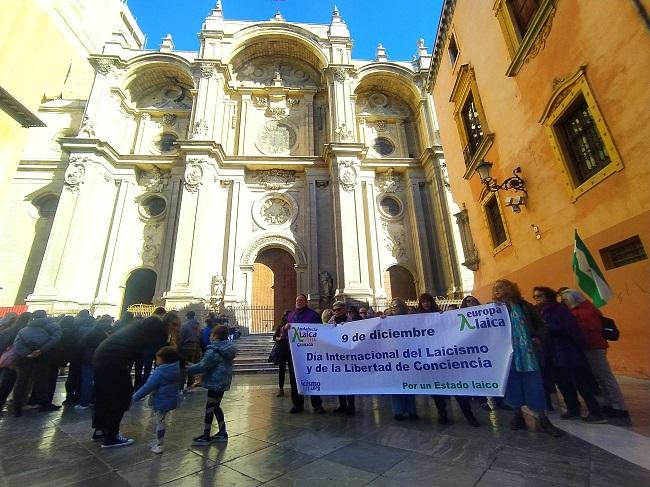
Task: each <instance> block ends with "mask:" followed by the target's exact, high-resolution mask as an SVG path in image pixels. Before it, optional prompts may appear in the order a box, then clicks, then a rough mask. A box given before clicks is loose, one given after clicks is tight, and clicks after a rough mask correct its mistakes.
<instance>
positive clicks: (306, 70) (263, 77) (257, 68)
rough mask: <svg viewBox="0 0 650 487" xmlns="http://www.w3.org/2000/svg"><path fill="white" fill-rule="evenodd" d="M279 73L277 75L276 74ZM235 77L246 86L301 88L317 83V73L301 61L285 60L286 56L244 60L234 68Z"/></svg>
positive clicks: (314, 85) (316, 84)
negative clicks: (244, 61)
mask: <svg viewBox="0 0 650 487" xmlns="http://www.w3.org/2000/svg"><path fill="white" fill-rule="evenodd" d="M278 75H279V76H278ZM235 77H236V79H237V80H238V81H239V82H240V83H242V84H244V85H247V86H274V85H279V86H285V87H289V88H301V87H306V86H313V87H316V86H318V85H319V81H318V80H319V75H318V73H316V72H314V70H313V68H312V67H310V66H309V65H307V63H303V62H296V61H294V62H290V63H289V62H287V59H286V58H283V57H279V56H274V57H271V58H268V57H265V58H259V59H254V60H252V61H249V62H246V63H244V64H243V65H241V66H238V67H236V68H235Z"/></svg>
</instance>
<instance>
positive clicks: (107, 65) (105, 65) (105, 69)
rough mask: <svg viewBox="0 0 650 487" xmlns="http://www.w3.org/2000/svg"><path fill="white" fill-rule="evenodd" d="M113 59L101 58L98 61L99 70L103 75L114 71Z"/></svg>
mask: <svg viewBox="0 0 650 487" xmlns="http://www.w3.org/2000/svg"><path fill="white" fill-rule="evenodd" d="M113 67H114V65H113V61H111V60H110V59H100V60H99V61H97V72H98V73H99V74H100V75H102V76H107V75H108V74H110V73H111V71H113Z"/></svg>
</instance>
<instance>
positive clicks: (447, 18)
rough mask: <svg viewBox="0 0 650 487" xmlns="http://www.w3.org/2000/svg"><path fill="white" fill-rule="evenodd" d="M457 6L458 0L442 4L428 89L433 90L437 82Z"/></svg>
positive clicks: (450, 0)
mask: <svg viewBox="0 0 650 487" xmlns="http://www.w3.org/2000/svg"><path fill="white" fill-rule="evenodd" d="M455 8H456V0H444V3H443V4H442V13H441V14H440V21H439V22H438V31H437V33H436V42H435V44H434V48H433V56H432V59H431V67H430V68H429V76H428V77H427V89H428V91H432V90H433V87H434V86H435V84H436V78H437V77H438V70H439V69H440V61H441V58H442V52H443V51H444V47H445V44H446V43H447V36H448V35H449V26H450V25H451V21H452V18H453V16H454V9H455Z"/></svg>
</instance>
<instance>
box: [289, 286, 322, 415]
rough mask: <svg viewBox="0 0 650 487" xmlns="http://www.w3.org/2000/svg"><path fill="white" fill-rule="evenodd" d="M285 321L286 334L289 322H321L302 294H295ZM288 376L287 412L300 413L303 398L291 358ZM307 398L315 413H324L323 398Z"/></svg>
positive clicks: (317, 323)
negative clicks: (290, 402)
mask: <svg viewBox="0 0 650 487" xmlns="http://www.w3.org/2000/svg"><path fill="white" fill-rule="evenodd" d="M287 321H288V323H287V324H286V325H284V328H285V331H286V333H287V336H288V334H289V330H290V329H291V323H313V324H316V325H320V324H322V322H321V317H320V316H319V315H318V313H316V311H314V310H313V309H311V308H309V307H308V306H307V296H306V295H304V294H299V295H298V296H296V309H294V310H293V311H291V312H290V313H289V316H288V317H287ZM289 378H290V379H291V401H292V402H293V407H292V408H291V410H290V411H289V412H290V413H291V414H296V413H301V412H303V411H304V410H305V398H304V397H303V396H302V395H300V394H298V384H296V373H295V370H294V368H293V359H290V360H289ZM309 399H310V401H311V406H312V407H313V408H314V412H315V413H317V414H325V409H323V400H322V399H321V397H320V396H309Z"/></svg>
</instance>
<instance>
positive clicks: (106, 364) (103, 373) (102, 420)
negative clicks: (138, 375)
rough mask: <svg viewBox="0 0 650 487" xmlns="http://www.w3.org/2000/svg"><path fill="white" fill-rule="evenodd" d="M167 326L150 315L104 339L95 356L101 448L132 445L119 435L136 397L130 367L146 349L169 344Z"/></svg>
mask: <svg viewBox="0 0 650 487" xmlns="http://www.w3.org/2000/svg"><path fill="white" fill-rule="evenodd" d="M167 328H168V327H167V325H166V324H165V323H164V322H163V320H161V319H160V317H158V316H151V317H149V318H146V319H144V320H143V321H141V322H139V323H134V324H133V325H131V326H129V327H127V328H125V329H123V330H121V331H120V332H119V333H115V334H113V335H111V336H109V337H108V338H107V339H106V340H104V341H103V342H102V343H101V344H100V345H99V346H98V347H97V350H96V351H95V355H94V356H93V372H94V379H95V413H94V416H93V428H95V432H94V434H93V440H102V439H103V440H104V442H103V444H102V448H116V447H121V446H127V445H130V444H132V443H133V440H132V439H129V438H124V437H123V436H122V435H120V433H119V432H120V423H121V421H122V417H123V416H124V413H125V412H126V411H127V410H128V409H129V406H130V404H131V396H132V395H133V383H132V382H131V374H130V370H131V364H133V362H134V360H135V359H136V358H137V357H138V356H139V355H140V354H141V352H142V350H143V349H146V348H151V349H153V348H155V349H156V350H158V349H160V348H161V347H162V346H164V345H165V343H166V342H167V337H168V334H169V331H168V329H167Z"/></svg>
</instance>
